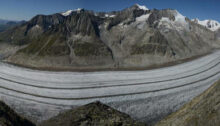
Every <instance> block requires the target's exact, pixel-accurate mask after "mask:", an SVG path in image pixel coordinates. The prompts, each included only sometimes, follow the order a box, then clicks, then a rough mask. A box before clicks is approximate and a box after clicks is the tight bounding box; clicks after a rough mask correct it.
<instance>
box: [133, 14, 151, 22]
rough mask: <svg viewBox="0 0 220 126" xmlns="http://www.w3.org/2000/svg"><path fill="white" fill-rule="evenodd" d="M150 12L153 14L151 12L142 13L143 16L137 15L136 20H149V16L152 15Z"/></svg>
mask: <svg viewBox="0 0 220 126" xmlns="http://www.w3.org/2000/svg"><path fill="white" fill-rule="evenodd" d="M150 14H151V13H149V14H145V15H142V16H140V17H137V18H136V21H138V22H142V21H147V20H148V18H149V16H150Z"/></svg>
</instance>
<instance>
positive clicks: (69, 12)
mask: <svg viewBox="0 0 220 126" xmlns="http://www.w3.org/2000/svg"><path fill="white" fill-rule="evenodd" d="M72 12H73V10H68V11H66V12H64V13H62V15H63V16H69V15H70V14H71V13H72Z"/></svg>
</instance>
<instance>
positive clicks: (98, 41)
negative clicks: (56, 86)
mask: <svg viewBox="0 0 220 126" xmlns="http://www.w3.org/2000/svg"><path fill="white" fill-rule="evenodd" d="M0 40H2V41H6V42H9V43H12V44H16V45H26V48H24V49H22V50H19V51H18V52H17V53H16V54H15V55H12V56H11V57H9V58H8V59H7V61H8V62H12V63H16V64H23V65H28V66H34V67H62V68H63V67H67V68H76V69H89V68H91V69H96V68H131V67H133V68H137V67H141V68H142V67H147V66H150V65H154V64H163V63H167V62H171V61H176V60H179V59H184V58H189V57H192V56H197V55H201V54H204V53H207V52H209V51H211V50H212V49H213V48H217V47H219V45H220V42H219V40H218V39H216V34H215V33H214V32H212V31H210V30H208V29H206V28H205V27H202V26H201V25H198V24H196V23H195V22H192V21H190V20H189V19H188V18H186V17H184V16H183V15H181V14H180V13H179V12H178V11H176V10H172V9H164V10H157V9H153V10H148V9H147V8H146V7H144V6H140V5H134V6H131V7H129V8H126V9H124V10H121V11H114V12H108V13H105V12H93V11H88V10H84V9H77V10H70V11H67V12H64V13H57V14H53V15H47V16H46V15H37V16H35V17H34V18H33V19H32V20H30V21H29V22H27V23H25V24H22V25H21V26H19V27H16V28H14V29H10V30H7V31H5V32H3V33H0ZM149 59H150V60H149Z"/></svg>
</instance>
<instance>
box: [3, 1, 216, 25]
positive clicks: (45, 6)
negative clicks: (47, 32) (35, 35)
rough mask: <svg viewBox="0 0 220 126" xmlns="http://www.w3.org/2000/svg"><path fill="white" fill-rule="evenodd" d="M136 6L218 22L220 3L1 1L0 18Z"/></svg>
mask: <svg viewBox="0 0 220 126" xmlns="http://www.w3.org/2000/svg"><path fill="white" fill-rule="evenodd" d="M135 3H138V4H140V5H146V6H147V7H148V8H149V9H153V8H157V9H164V8H172V9H177V10H178V11H179V12H180V13H182V14H183V15H185V16H187V17H189V18H196V17H198V18H199V19H201V20H204V19H214V20H217V21H220V14H219V13H220V0H0V19H10V20H29V19H31V18H32V17H34V16H35V15H37V14H52V13H56V12H63V11H66V10H69V9H75V8H85V9H89V10H94V11H113V10H121V9H124V8H126V7H129V6H131V5H133V4H135Z"/></svg>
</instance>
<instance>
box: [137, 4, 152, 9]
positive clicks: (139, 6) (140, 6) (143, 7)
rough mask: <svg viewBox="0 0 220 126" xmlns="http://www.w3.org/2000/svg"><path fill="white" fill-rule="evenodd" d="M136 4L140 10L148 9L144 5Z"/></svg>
mask: <svg viewBox="0 0 220 126" xmlns="http://www.w3.org/2000/svg"><path fill="white" fill-rule="evenodd" d="M136 5H137V6H138V8H139V9H141V10H149V9H148V8H147V7H146V6H143V5H139V4H136Z"/></svg>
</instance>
